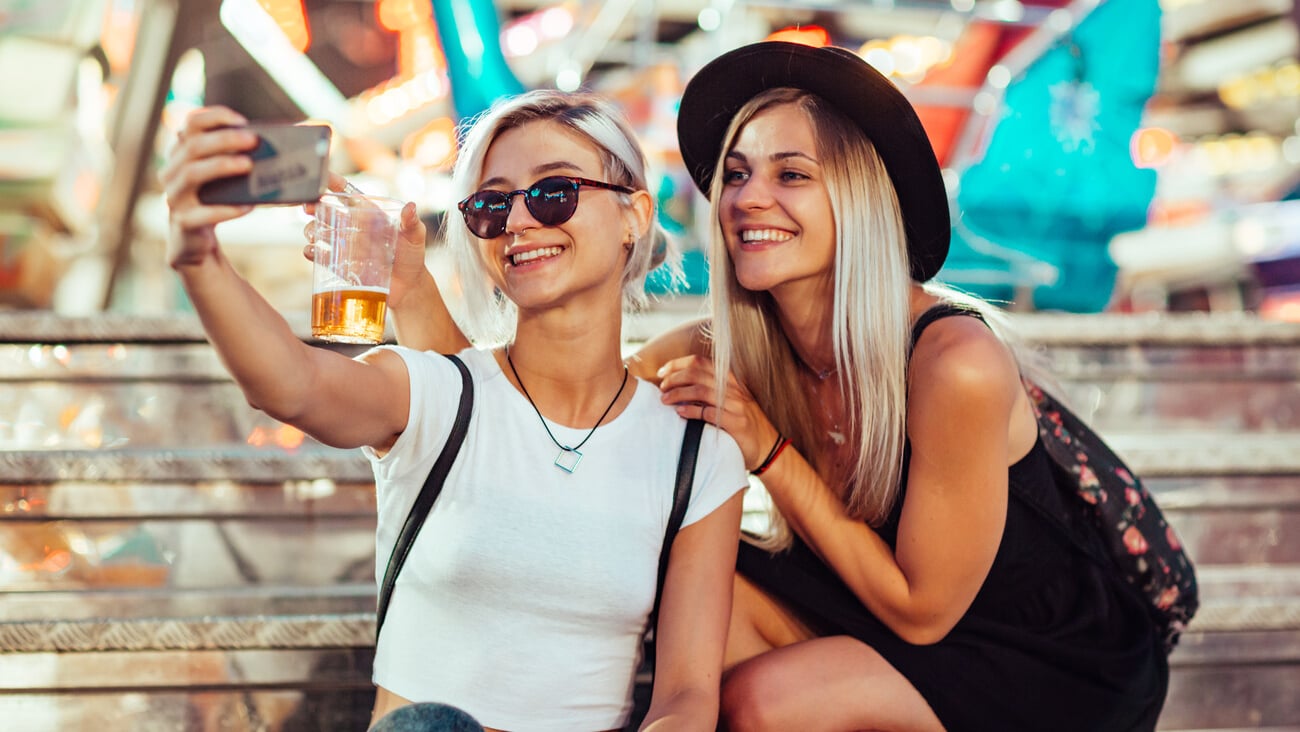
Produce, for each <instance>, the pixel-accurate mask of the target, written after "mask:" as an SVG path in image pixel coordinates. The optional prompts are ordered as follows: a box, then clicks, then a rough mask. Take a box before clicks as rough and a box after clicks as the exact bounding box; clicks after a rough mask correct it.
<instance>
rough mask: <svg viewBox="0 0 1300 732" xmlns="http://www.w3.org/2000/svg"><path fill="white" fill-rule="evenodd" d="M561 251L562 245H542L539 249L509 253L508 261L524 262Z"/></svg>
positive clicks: (552, 255) (551, 255) (550, 255)
mask: <svg viewBox="0 0 1300 732" xmlns="http://www.w3.org/2000/svg"><path fill="white" fill-rule="evenodd" d="M562 251H564V249H563V248H562V247H542V248H541V249H530V250H528V251H526V252H520V253H518V254H514V255H511V257H510V263H511V264H524V263H526V262H531V261H533V260H534V259H541V258H543V257H554V256H555V255H557V254H559V253H560V252H562Z"/></svg>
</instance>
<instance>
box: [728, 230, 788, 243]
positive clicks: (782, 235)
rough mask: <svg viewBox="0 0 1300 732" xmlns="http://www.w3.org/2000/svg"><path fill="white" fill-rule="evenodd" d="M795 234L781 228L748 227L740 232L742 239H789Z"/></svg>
mask: <svg viewBox="0 0 1300 732" xmlns="http://www.w3.org/2000/svg"><path fill="white" fill-rule="evenodd" d="M793 238H794V234H791V233H790V232H788V231H782V230H781V229H746V230H744V231H742V232H740V240H741V241H789V240H791V239H793Z"/></svg>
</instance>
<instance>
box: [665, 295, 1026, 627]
mask: <svg viewBox="0 0 1300 732" xmlns="http://www.w3.org/2000/svg"><path fill="white" fill-rule="evenodd" d="M959 321H964V322H959ZM931 331H932V332H933V335H931ZM670 371H671V373H669V374H667V375H666V377H665V379H664V384H663V387H664V389H665V400H669V401H671V400H676V401H677V402H680V403H684V404H693V405H697V406H687V407H685V408H684V409H683V410H680V411H681V413H682V414H684V415H685V416H689V417H696V416H699V410H700V409H701V407H700V406H698V404H700V403H703V404H705V406H704V407H702V408H703V410H704V412H705V418H706V419H709V420H711V421H712V420H714V419H717V420H718V423H719V425H720V426H722V427H723V429H726V430H727V431H728V432H730V433H731V434H732V435H733V436H734V437H735V438H736V442H737V443H738V444H739V445H740V446H741V449H742V451H743V452H744V453H745V456H746V465H748V466H749V467H751V468H752V467H754V465H755V463H756V461H758V460H761V459H762V458H761V456H759V457H757V458H756V457H755V455H759V454H760V452H762V451H763V450H766V449H767V447H768V446H770V445H771V444H772V442H773V441H774V439H775V435H776V431H775V430H774V429H773V428H772V427H771V425H770V423H768V422H767V421H766V419H765V418H763V417H761V411H757V408H756V406H755V405H753V403H752V401H750V402H748V403H744V400H745V398H746V396H745V395H744V394H743V392H740V395H739V396H737V395H736V392H733V390H732V389H730V388H729V390H728V396H727V399H728V405H725V406H724V410H725V411H723V412H721V413H719V412H717V411H716V410H715V409H714V407H713V406H712V405H713V401H714V400H713V397H712V394H713V391H714V389H713V380H712V372H711V364H708V363H707V362H704V361H703V360H701V359H695V360H693V361H691V362H689V363H678V364H674V365H672V366H671V367H670ZM702 372H707V373H706V375H705V376H701V373H702ZM910 383H911V388H910V392H909V395H910V396H909V407H908V425H909V426H908V433H909V439H910V440H911V445H912V457H911V463H910V469H909V477H908V484H907V493H906V499H905V500H904V503H903V510H902V518H901V520H900V525H899V532H898V542H897V546H896V550H891V549H890V547H889V545H888V544H886V543H885V541H884V540H883V539H881V538H880V536H879V535H878V534H877V533H876V532H875V531H874V530H873V529H872V528H871V527H870V526H868V525H867V524H866V523H864V522H863V521H861V520H858V519H855V518H852V517H850V516H849V515H848V514H847V511H846V510H845V508H844V505H843V503H842V502H841V500H840V498H839V497H838V494H837V491H834V490H832V489H831V488H830V487H829V486H827V485H826V483H825V482H824V481H823V480H822V478H821V477H820V476H819V475H818V474H817V473H816V471H814V470H813V468H812V466H811V465H810V464H809V463H808V462H807V461H806V460H805V459H804V458H803V456H802V455H800V454H799V452H798V451H797V450H796V449H794V447H793V446H791V447H790V448H788V449H786V450H785V451H784V452H782V453H781V456H780V458H779V459H778V460H776V461H775V462H774V463H773V464H772V466H771V468H770V469H769V470H768V471H767V472H766V473H764V474H763V478H762V480H763V484H764V486H765V487H766V488H767V491H768V493H769V494H770V495H771V497H772V500H773V502H774V503H775V505H776V506H777V508H778V509H779V510H780V511H781V514H782V516H783V517H784V518H785V519H786V520H787V521H788V523H789V524H790V527H791V529H792V530H794V531H795V533H796V534H798V535H799V537H800V538H802V539H803V540H804V541H805V542H806V543H807V544H808V545H809V547H810V548H811V549H812V550H813V551H814V552H816V553H817V554H818V556H820V557H821V558H822V560H823V561H825V562H826V563H827V564H828V565H829V566H830V567H831V568H832V569H834V570H835V572H836V574H838V575H839V576H840V578H841V579H843V580H844V582H845V584H846V585H848V587H849V588H850V589H851V590H852V591H853V593H854V595H856V596H857V597H858V599H859V600H861V602H862V603H863V604H864V605H865V606H866V607H867V608H868V609H869V610H870V611H871V612H872V614H873V615H875V616H876V617H877V618H879V619H880V620H881V621H882V622H883V623H885V624H886V625H887V626H889V628H890V629H891V630H893V631H894V632H895V633H897V634H898V635H899V636H900V637H902V638H903V639H904V640H907V641H909V642H912V643H918V644H925V643H934V642H937V641H938V640H940V639H942V638H943V637H944V636H945V635H947V633H948V632H949V631H950V630H951V629H952V627H953V626H954V625H955V624H956V623H957V621H958V620H960V619H961V617H962V616H963V615H964V614H965V613H966V611H967V610H968V609H969V608H970V604H971V602H973V601H974V599H975V595H976V593H977V592H978V591H979V588H980V586H981V585H982V584H983V582H984V578H985V577H986V576H987V575H988V571H989V568H990V567H991V566H992V564H993V558H994V556H995V555H996V553H997V548H998V545H999V543H1000V541H1001V536H1002V529H1003V525H1004V522H1005V520H1006V508H1007V466H1008V446H1007V445H1008V439H1007V435H1008V430H1009V425H1010V420H1011V418H1012V413H1013V409H1014V407H1015V405H1016V404H1017V394H1018V393H1019V389H1020V387H1019V380H1018V377H1017V370H1016V367H1015V364H1014V362H1013V361H1012V359H1011V356H1010V354H1009V353H1008V352H1007V351H1006V349H1005V348H1004V347H1003V346H1002V344H1001V343H1000V342H998V341H997V340H996V338H995V337H994V336H993V335H992V334H991V333H990V332H989V331H988V329H987V328H985V327H984V326H983V325H982V324H981V323H979V322H978V321H975V320H973V319H970V318H952V319H949V320H947V321H943V322H941V323H936V324H935V325H934V326H932V327H931V328H930V329H929V330H928V331H927V334H926V338H923V339H922V341H921V342H920V343H919V344H918V346H917V350H916V352H915V354H914V357H913V366H912V372H911V376H910ZM737 401H739V402H741V403H740V404H734V402H737ZM692 409H694V410H696V411H695V412H694V413H692V411H691V410H692ZM755 415H758V416H755Z"/></svg>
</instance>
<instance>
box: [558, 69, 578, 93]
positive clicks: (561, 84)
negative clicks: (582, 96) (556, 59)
mask: <svg viewBox="0 0 1300 732" xmlns="http://www.w3.org/2000/svg"><path fill="white" fill-rule="evenodd" d="M580 86H582V72H581V71H579V70H578V68H577V67H576V66H573V65H569V66H566V67H564V68H563V69H560V72H559V73H558V74H556V75H555V88H557V89H559V90H560V91H566V92H571V91H577V90H578V87H580Z"/></svg>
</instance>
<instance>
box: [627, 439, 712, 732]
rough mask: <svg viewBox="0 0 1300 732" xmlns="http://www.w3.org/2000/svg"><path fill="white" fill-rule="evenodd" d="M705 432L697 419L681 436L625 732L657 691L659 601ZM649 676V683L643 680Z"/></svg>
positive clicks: (630, 731) (631, 728)
mask: <svg viewBox="0 0 1300 732" xmlns="http://www.w3.org/2000/svg"><path fill="white" fill-rule="evenodd" d="M703 433H704V422H702V421H700V420H698V419H692V420H687V422H686V433H685V434H684V435H683V437H682V453H681V456H680V457H679V458H678V459H677V485H676V486H674V488H673V507H672V509H671V510H670V511H669V512H668V526H667V528H665V529H664V545H663V548H662V549H660V550H659V578H658V580H656V584H655V603H654V607H653V608H652V609H651V610H650V616H649V617H648V618H646V629H645V632H644V633H642V634H641V669H640V671H639V673H638V674H637V676H638V680H637V683H636V685H635V686H634V687H633V690H632V714H631V716H629V717H628V720H627V724H625V725H624V726H623V729H624V731H625V732H633V731H634V730H637V729H639V728H640V727H641V722H642V721H643V720H644V719H645V715H646V713H647V712H649V711H650V696H651V694H652V693H653V691H654V688H653V687H654V675H655V638H654V636H655V630H656V628H657V627H658V625H659V600H660V598H661V597H663V594H664V581H665V580H666V579H667V578H668V556H669V553H670V552H671V551H672V548H673V539H674V538H675V537H676V536H677V531H678V530H679V529H680V528H681V527H682V521H683V520H685V518H686V507H687V506H688V505H690V502H691V486H692V485H694V483H695V459H696V457H697V456H698V455H699V452H700V435H701V434H703ZM646 674H648V675H649V679H650V684H649V686H647V685H646V684H644V683H643V682H642V681H643V679H644V678H645V676H644V675H646Z"/></svg>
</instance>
